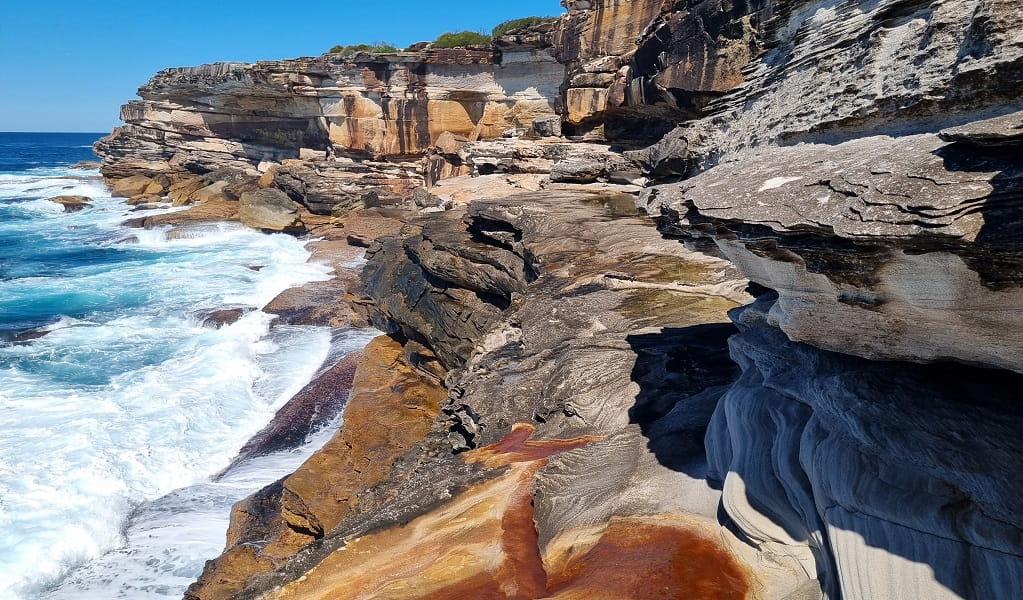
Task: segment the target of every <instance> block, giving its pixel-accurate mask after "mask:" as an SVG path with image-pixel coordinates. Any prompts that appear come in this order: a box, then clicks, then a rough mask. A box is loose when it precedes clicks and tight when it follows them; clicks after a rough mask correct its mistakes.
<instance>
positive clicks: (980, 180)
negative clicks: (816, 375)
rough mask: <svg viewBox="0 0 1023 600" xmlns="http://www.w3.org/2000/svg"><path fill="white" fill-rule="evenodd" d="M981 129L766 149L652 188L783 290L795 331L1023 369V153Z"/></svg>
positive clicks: (661, 201)
mask: <svg viewBox="0 0 1023 600" xmlns="http://www.w3.org/2000/svg"><path fill="white" fill-rule="evenodd" d="M1018 119H1019V117H1018V116H1015V117H1014V120H1013V122H1016V121H1018ZM999 122H1002V121H999ZM992 127H993V126H992V124H991V123H986V124H983V125H981V126H979V130H980V131H982V132H983V133H980V134H978V135H979V136H981V137H982V139H983V140H989V139H991V138H992V137H994V138H996V139H999V138H1001V139H1004V138H1006V137H1010V136H1011V134H1012V133H1013V132H1012V131H1010V130H1003V131H1002V134H1001V135H999V134H996V133H994V132H992ZM968 130H969V126H964V127H961V128H957V129H956V130H952V131H951V132H950V133H948V134H945V136H944V137H947V138H949V139H954V140H964V141H957V142H953V143H947V142H944V141H942V140H941V139H939V137H938V136H936V135H933V134H921V135H912V136H904V137H900V138H887V137H868V138H861V139H857V140H853V141H849V142H845V143H842V144H838V145H831V146H829V145H821V144H808V145H799V146H793V147H782V148H770V149H765V150H762V151H759V152H757V153H755V154H752V155H750V156H748V157H745V158H744V159H743V160H741V161H737V162H729V163H725V164H722V165H721V166H718V167H716V168H714V169H711V170H709V171H707V172H706V173H703V174H701V175H699V176H696V177H694V178H692V179H689V180H687V181H686V182H684V183H681V184H677V185H675V186H666V187H663V188H658V189H657V190H656V193H651V194H648V195H647V199H648V203H649V205H650V209H651V211H653V212H656V211H659V210H663V211H664V212H665V213H666V214H667V213H671V214H679V215H681V218H682V221H681V222H680V224H681V228H682V229H683V230H686V231H689V232H693V233H694V234H696V235H703V234H704V233H706V234H707V235H710V236H712V237H713V238H714V239H715V241H716V242H717V244H718V246H719V247H720V249H721V251H722V252H724V253H725V254H726V255H727V256H728V257H729V258H730V259H731V260H732V261H733V262H735V263H736V264H737V265H738V266H739V267H740V268H741V269H742V270H743V272H744V273H746V274H747V275H748V276H749V277H750V278H751V279H753V280H755V281H757V282H758V283H760V284H762V285H765V286H767V287H770V288H772V289H775V290H777V291H778V293H779V294H780V296H781V297H780V299H779V301H778V302H777V303H776V304H775V306H774V308H773V309H772V311H771V318H772V321H773V322H774V323H775V324H776V325H777V326H778V327H780V328H781V329H782V331H784V332H785V333H786V334H787V335H788V336H789V338H790V339H793V340H798V341H805V342H809V343H811V344H814V345H816V346H818V347H821V348H825V349H828V350H834V351H840V352H846V353H851V354H856V355H859V356H864V357H867V358H875V359H897V360H914V361H934V360H942V359H957V360H961V361H964V362H968V363H972V364H981V365H993V366H997V367H1001V368H1006V369H1012V370H1016V371H1023V328H1021V327H1020V324H1021V323H1023V229H1021V227H1023V226H1021V223H1023V155H1020V154H1019V153H1014V152H1006V151H1005V150H1004V148H1002V147H1001V146H1000V145H999V143H1001V142H999V143H995V144H994V145H977V144H976V143H971V142H970V141H966V140H969V139H973V138H966V137H965V136H967V135H968V134H967V133H966V132H967V131H968ZM661 207H663V209H662V208H661Z"/></svg>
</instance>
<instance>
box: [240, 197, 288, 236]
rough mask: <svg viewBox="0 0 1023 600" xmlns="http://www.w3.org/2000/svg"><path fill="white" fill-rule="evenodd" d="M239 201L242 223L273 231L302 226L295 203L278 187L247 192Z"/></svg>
mask: <svg viewBox="0 0 1023 600" xmlns="http://www.w3.org/2000/svg"><path fill="white" fill-rule="evenodd" d="M239 202H240V205H239V211H238V214H239V217H240V218H241V221H242V223H244V224H245V225H248V226H249V227H254V228H256V229H268V230H271V231H285V230H294V229H301V227H302V220H301V219H300V218H299V214H298V208H296V207H295V203H294V202H292V201H291V198H289V197H288V195H287V194H285V193H284V192H282V191H280V190H278V189H273V188H264V189H261V190H258V191H255V192H245V193H244V194H242V196H241V198H240V201H239Z"/></svg>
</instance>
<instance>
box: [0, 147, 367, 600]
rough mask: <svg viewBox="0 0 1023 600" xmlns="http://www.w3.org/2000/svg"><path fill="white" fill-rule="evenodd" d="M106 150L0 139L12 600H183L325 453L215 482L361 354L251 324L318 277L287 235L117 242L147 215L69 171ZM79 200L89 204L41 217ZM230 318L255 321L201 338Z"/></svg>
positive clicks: (270, 460)
mask: <svg viewBox="0 0 1023 600" xmlns="http://www.w3.org/2000/svg"><path fill="white" fill-rule="evenodd" d="M97 137H98V135H89V134H0V598H3V599H4V600H15V599H19V600H20V599H30V598H52V599H56V598H61V599H63V598H68V599H70V598H76V599H80V598H96V599H100V598H103V599H107V598H166V597H180V596H181V594H182V592H183V591H184V588H185V587H186V586H187V585H188V583H190V582H191V581H192V580H194V579H195V577H196V576H197V575H198V574H199V573H200V572H201V569H202V565H203V562H204V561H205V560H206V559H208V558H211V557H213V556H216V555H217V554H218V553H219V552H220V551H221V549H222V547H223V543H224V532H225V530H226V526H227V518H228V516H229V508H230V506H231V505H232V504H233V503H234V502H236V501H237V500H239V499H241V498H243V497H245V496H246V495H248V494H249V493H251V492H252V491H254V490H256V489H258V488H259V487H261V486H263V485H265V484H267V483H270V482H272V481H274V480H275V479H277V478H279V477H281V476H283V475H284V474H286V473H288V472H290V471H291V470H293V469H294V468H295V467H296V466H297V465H298V464H299V463H300V462H301V460H302V459H303V458H304V457H305V456H306V455H308V453H309V452H310V451H311V449H312V448H314V447H316V444H317V443H320V442H322V441H323V440H322V439H311V440H308V442H309V443H308V444H307V446H306V447H304V448H302V449H298V450H296V451H293V452H285V453H282V454H278V455H272V456H266V457H260V458H257V459H254V460H252V461H250V462H248V463H245V464H243V465H241V466H240V467H238V468H236V469H234V470H232V471H231V472H230V473H228V474H227V475H226V476H225V477H223V478H221V479H219V480H217V481H214V480H213V477H212V476H213V475H214V474H216V473H218V472H219V471H221V470H222V469H224V468H225V467H226V466H227V465H228V464H229V463H230V461H231V459H232V458H233V457H234V455H235V453H236V452H237V450H238V448H240V447H241V446H242V445H243V444H244V443H245V442H246V441H247V439H248V438H249V437H250V436H251V435H252V434H253V433H255V432H257V431H258V430H259V429H260V428H262V427H263V426H264V425H265V424H266V423H267V422H268V421H269V420H270V418H271V417H272V415H273V413H274V411H275V410H276V409H278V408H279V407H280V406H281V405H282V404H283V403H284V402H286V401H287V399H288V398H290V397H291V396H292V395H293V394H294V393H296V392H297V391H298V390H299V389H300V388H301V387H302V386H303V385H305V384H306V383H307V382H308V381H309V380H310V378H312V377H313V376H314V375H315V374H316V372H317V370H318V369H320V368H321V365H322V364H323V362H324V360H325V359H326V358H327V357H328V356H336V355H337V354H338V350H339V348H338V346H339V345H340V346H342V348H341V350H344V349H355V348H358V347H359V346H361V345H363V344H364V343H365V341H366V339H367V334H366V333H365V332H353V333H352V334H350V335H347V336H345V335H342V336H340V337H339V336H337V335H332V333H331V332H330V331H329V330H327V329H322V328H310V327H294V326H291V327H287V326H286V327H275V328H273V329H271V328H270V326H269V325H270V320H271V318H272V317H271V316H270V315H267V314H265V313H263V312H261V311H259V310H258V308H259V307H261V306H263V305H265V304H266V303H267V302H268V301H269V300H271V299H272V298H273V297H274V296H275V295H277V294H278V293H279V292H281V291H282V290H284V289H286V288H288V287H290V286H294V285H298V284H301V283H304V282H308V281H315V280H323V279H326V278H328V277H329V273H328V269H327V267H324V266H321V265H317V264H312V263H308V262H307V259H308V257H309V252H308V251H307V250H306V249H305V248H304V246H303V243H302V242H301V241H299V240H297V239H296V238H294V237H290V236H287V235H281V234H278V235H266V234H261V233H258V232H255V231H252V230H249V229H246V228H243V227H241V226H238V225H231V224H218V225H211V226H205V227H203V228H200V229H199V230H197V231H196V232H195V233H194V234H193V235H189V236H183V237H182V236H171V237H170V238H168V236H167V232H166V231H165V230H161V229H155V230H150V231H142V230H132V229H127V228H125V227H124V226H122V225H121V223H122V222H123V221H124V220H125V219H126V218H129V217H137V216H144V215H147V214H153V213H151V212H134V213H132V212H129V211H130V209H131V207H130V206H127V205H125V204H124V203H123V201H122V200H118V199H113V198H110V197H109V192H108V190H107V189H106V188H105V187H104V186H103V185H102V182H101V181H100V180H99V178H98V177H97V173H96V172H95V171H90V170H83V169H72V168H69V167H68V165H71V164H73V163H74V162H76V161H78V160H82V159H89V158H93V157H92V156H91V151H90V149H89V148H90V145H91V143H92V142H93V141H94V140H95V139H96V138H97ZM71 194H77V195H85V196H89V197H90V198H92V201H91V204H92V207H91V208H87V209H85V210H82V211H80V212H75V213H65V212H64V210H63V207H62V206H60V205H59V204H55V203H53V202H49V201H47V200H46V198H47V197H50V196H55V195H71ZM165 210H166V209H165ZM225 306H231V307H243V308H246V309H252V310H251V311H250V312H247V313H246V314H245V315H244V316H243V317H242V318H240V319H239V320H238V321H237V322H235V323H233V324H230V325H226V326H224V327H222V328H220V329H214V328H211V327H204V326H203V323H202V320H203V312H204V311H210V310H215V309H219V308H223V307H225ZM26 331H34V332H47V333H46V334H45V335H43V336H42V337H38V338H35V339H31V340H25V341H17V339H18V335H19V334H22V333H24V332H26ZM332 344H333V345H332ZM325 435H327V432H323V433H322V434H321V436H325Z"/></svg>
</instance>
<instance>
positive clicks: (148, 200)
mask: <svg viewBox="0 0 1023 600" xmlns="http://www.w3.org/2000/svg"><path fill="white" fill-rule="evenodd" d="M162 202H164V199H163V198H162V197H160V196H157V195H155V194H139V195H138V196H132V197H131V198H128V199H127V200H125V201H124V203H125V204H130V205H133V206H137V205H139V204H160V203H162Z"/></svg>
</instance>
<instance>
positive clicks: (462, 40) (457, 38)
mask: <svg viewBox="0 0 1023 600" xmlns="http://www.w3.org/2000/svg"><path fill="white" fill-rule="evenodd" d="M557 21H558V17H554V16H547V17H537V16H532V17H521V18H518V19H510V20H508V21H505V22H503V23H499V24H498V25H497V26H496V27H494V29H493V31H492V32H491V34H489V35H488V34H486V33H484V32H482V31H455V32H451V31H449V32H447V33H442V34H441V35H439V36H437V39H436V40H434V41H433V44H432V45H433V47H434V48H460V47H462V46H478V45H482V44H489V43H490V42H491V41H493V39H494V38H498V37H501V36H502V35H506V34H508V33H509V32H512V31H516V30H518V29H524V28H526V27H535V26H537V25H541V24H545V23H549V24H552V25H553V24H554V23H556V22H557ZM397 51H398V48H397V47H396V46H394V45H393V44H391V43H389V42H373V43H372V44H349V45H347V46H342V45H340V44H338V45H336V46H334V47H332V48H331V49H330V50H329V51H328V52H329V53H330V54H340V55H342V56H352V55H353V54H356V53H359V52H397Z"/></svg>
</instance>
